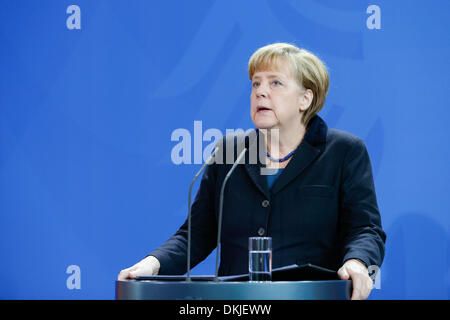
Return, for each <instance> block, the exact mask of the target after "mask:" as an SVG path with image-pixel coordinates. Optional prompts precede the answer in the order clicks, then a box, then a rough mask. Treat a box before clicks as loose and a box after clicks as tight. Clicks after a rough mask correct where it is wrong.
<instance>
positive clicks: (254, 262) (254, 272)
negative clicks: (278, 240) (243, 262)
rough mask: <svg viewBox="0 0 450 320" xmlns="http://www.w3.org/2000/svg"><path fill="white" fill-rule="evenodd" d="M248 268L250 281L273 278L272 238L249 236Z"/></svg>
mask: <svg viewBox="0 0 450 320" xmlns="http://www.w3.org/2000/svg"><path fill="white" fill-rule="evenodd" d="M248 269H249V273H250V281H255V282H264V281H271V280H272V238H271V237H250V238H248Z"/></svg>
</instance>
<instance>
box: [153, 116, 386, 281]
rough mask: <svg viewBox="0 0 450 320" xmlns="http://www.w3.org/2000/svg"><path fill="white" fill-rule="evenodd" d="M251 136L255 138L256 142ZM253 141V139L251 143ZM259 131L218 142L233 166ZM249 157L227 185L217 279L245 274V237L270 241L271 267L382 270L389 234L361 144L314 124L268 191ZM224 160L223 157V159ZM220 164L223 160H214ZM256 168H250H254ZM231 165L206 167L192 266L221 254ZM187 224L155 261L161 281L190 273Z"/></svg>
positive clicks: (197, 206) (195, 224)
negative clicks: (355, 262)
mask: <svg viewBox="0 0 450 320" xmlns="http://www.w3.org/2000/svg"><path fill="white" fill-rule="evenodd" d="M252 136H253V139H252ZM254 137H256V138H254ZM258 137H261V133H260V131H259V130H257V129H256V130H254V131H253V135H252V134H248V133H247V134H246V135H245V138H244V142H242V141H243V140H242V139H241V138H242V135H241V136H239V135H227V136H225V137H224V139H223V140H222V141H221V143H219V144H218V145H219V147H220V148H221V152H224V154H223V157H224V158H223V159H226V158H227V157H230V152H228V155H227V154H226V151H225V150H231V149H228V148H223V146H224V144H227V146H229V145H230V143H232V144H233V145H234V149H233V153H234V155H231V158H232V159H236V158H237V155H238V154H239V151H240V150H242V148H243V146H244V145H245V146H247V147H250V150H255V149H252V148H254V147H255V146H256V150H257V152H262V150H263V149H259V147H258V146H259V145H262V144H258V143H256V142H257V140H258V139H257V138H258ZM250 154H251V152H250V151H249V152H247V154H246V162H245V164H239V165H238V166H237V168H236V170H235V171H234V172H233V174H232V175H231V177H230V179H229V180H228V182H227V185H226V189H225V197H224V208H223V224H222V242H221V251H220V258H221V263H220V268H219V275H233V274H244V273H248V237H251V236H270V237H272V246H273V258H272V259H273V260H272V261H273V262H272V265H273V268H277V267H281V266H286V265H290V264H294V263H297V264H304V263H312V264H316V265H319V266H322V267H326V268H329V269H333V270H338V269H339V268H340V267H341V266H342V264H343V263H344V262H345V261H346V260H348V259H350V258H357V259H360V260H362V261H363V262H364V263H365V264H366V265H367V266H371V265H377V266H381V263H382V261H383V258H384V243H385V240H386V234H385V233H384V231H383V230H382V227H381V218H380V213H379V210H378V206H377V200H376V195H375V188H374V182H373V177H372V168H371V163H370V159H369V155H368V153H367V150H366V147H365V144H364V142H363V141H362V140H361V139H360V138H358V137H356V136H354V135H351V134H349V133H346V132H343V131H340V130H335V129H328V127H327V125H326V123H325V122H324V121H323V120H322V119H321V118H320V117H319V116H316V117H314V118H313V119H312V120H311V122H310V125H309V127H308V130H307V131H306V134H305V136H304V139H303V141H302V142H301V144H300V146H299V148H298V149H297V151H296V152H295V154H294V155H293V157H292V159H291V160H290V162H289V163H288V165H287V167H286V168H285V169H284V170H283V172H282V173H281V175H280V176H279V178H278V179H277V180H276V182H275V184H274V185H273V187H272V189H271V190H269V189H268V185H267V177H266V176H265V175H261V168H263V166H264V165H263V164H262V163H261V162H260V161H257V163H255V161H254V160H252V159H251V158H250V156H249V155H250ZM221 156H222V155H221ZM217 162H220V161H217ZM252 163H253V164H252ZM231 166H232V164H219V163H214V164H211V165H209V166H208V167H207V168H206V170H205V172H204V174H203V177H202V180H201V184H200V187H199V191H198V193H197V195H196V197H195V200H194V202H193V204H192V246H191V247H192V256H191V266H192V267H194V266H195V265H197V264H198V263H200V262H201V261H202V260H203V259H205V258H206V257H207V256H208V255H209V254H210V253H211V251H212V250H214V248H215V247H216V242H217V223H218V221H217V217H218V212H219V193H220V189H221V186H222V182H223V180H224V178H225V175H226V174H227V173H228V171H229V170H230V168H231ZM186 249H187V220H186V222H185V223H184V224H183V225H182V226H181V228H180V229H179V230H178V231H177V232H176V233H175V235H173V236H172V237H171V238H170V239H169V240H167V241H166V242H165V243H164V244H163V245H162V246H160V247H159V248H157V249H156V250H154V251H153V252H152V253H150V255H153V256H155V257H156V258H157V259H158V260H159V261H160V264H161V268H160V272H159V274H184V273H185V271H186V263H187V262H186Z"/></svg>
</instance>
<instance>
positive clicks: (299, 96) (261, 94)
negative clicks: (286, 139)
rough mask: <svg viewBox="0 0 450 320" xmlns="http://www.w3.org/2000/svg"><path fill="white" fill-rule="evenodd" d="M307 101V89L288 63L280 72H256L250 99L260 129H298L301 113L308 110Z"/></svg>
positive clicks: (256, 124)
mask: <svg viewBox="0 0 450 320" xmlns="http://www.w3.org/2000/svg"><path fill="white" fill-rule="evenodd" d="M309 91H310V90H309ZM304 98H305V97H304V90H302V88H301V86H300V85H299V83H298V81H297V80H296V79H295V78H294V77H293V74H292V72H291V71H290V69H289V66H288V64H287V63H286V62H284V63H282V64H280V65H279V68H277V70H276V71H275V70H267V71H260V72H255V74H254V75H253V78H252V94H251V96H250V101H251V109H250V113H251V118H252V120H253V123H254V124H255V126H256V127H257V128H259V129H276V128H277V129H281V130H283V129H289V128H292V127H291V126H296V127H298V126H300V124H301V118H302V113H301V112H300V110H302V111H303V109H304V108H305V99H304ZM308 106H309V104H308ZM306 108H307V107H306ZM305 110H306V109H305Z"/></svg>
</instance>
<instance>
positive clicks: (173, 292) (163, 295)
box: [116, 280, 352, 300]
mask: <svg viewBox="0 0 450 320" xmlns="http://www.w3.org/2000/svg"><path fill="white" fill-rule="evenodd" d="M351 291H352V282H351V280H324V281H275V282H233V281H229V282H221V281H218V282H216V281H189V282H186V281H158V280H125V281H116V299H119V300H183V299H185V300H347V299H349V298H350V297H351Z"/></svg>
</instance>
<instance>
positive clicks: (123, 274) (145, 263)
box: [117, 256, 161, 280]
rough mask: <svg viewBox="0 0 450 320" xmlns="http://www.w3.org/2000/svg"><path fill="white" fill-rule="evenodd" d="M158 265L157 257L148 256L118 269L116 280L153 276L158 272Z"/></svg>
mask: <svg viewBox="0 0 450 320" xmlns="http://www.w3.org/2000/svg"><path fill="white" fill-rule="evenodd" d="M160 267H161V265H160V264H159V261H158V259H156V258H155V257H154V256H148V257H146V258H144V259H142V260H141V261H139V262H138V263H136V264H135V265H134V266H132V267H130V268H127V269H124V270H122V271H120V273H119V276H118V277H117V280H126V279H134V278H135V277H137V276H154V275H156V274H158V272H159V268H160Z"/></svg>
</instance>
